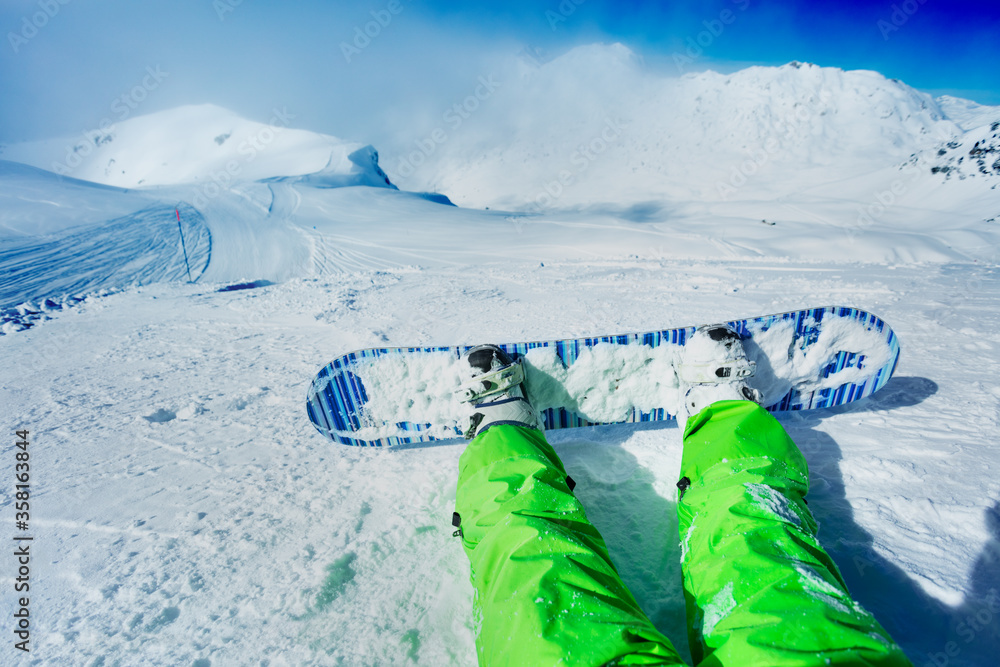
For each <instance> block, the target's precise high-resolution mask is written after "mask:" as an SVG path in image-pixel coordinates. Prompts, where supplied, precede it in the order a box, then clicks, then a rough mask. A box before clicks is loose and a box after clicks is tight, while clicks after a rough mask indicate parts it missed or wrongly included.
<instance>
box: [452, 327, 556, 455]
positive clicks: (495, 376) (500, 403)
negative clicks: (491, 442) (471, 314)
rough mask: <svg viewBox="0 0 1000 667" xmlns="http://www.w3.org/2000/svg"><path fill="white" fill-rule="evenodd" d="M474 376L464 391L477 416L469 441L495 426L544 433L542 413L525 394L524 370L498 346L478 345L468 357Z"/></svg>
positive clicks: (468, 436)
mask: <svg viewBox="0 0 1000 667" xmlns="http://www.w3.org/2000/svg"><path fill="white" fill-rule="evenodd" d="M465 359H466V360H467V361H468V362H469V365H470V366H472V370H473V372H474V376H473V379H472V381H471V382H469V383H468V384H466V385H465V386H464V387H463V392H464V395H463V400H464V401H466V402H469V403H472V405H473V407H474V408H475V412H474V413H473V414H472V417H471V418H470V419H469V425H468V428H467V429H466V430H465V437H466V438H469V439H472V438H475V437H476V436H477V435H479V434H481V433H482V432H483V431H485V430H486V429H488V428H490V427H491V426H497V425H498V424H513V425H515V426H526V427H528V428H535V429H538V430H539V431H541V430H544V427H543V425H542V419H541V417H540V416H539V414H538V411H537V410H535V408H534V407H532V405H531V403H529V402H528V398H527V394H526V393H525V391H524V385H523V382H524V368H523V367H522V366H521V364H520V362H519V361H518V362H515V361H513V360H512V359H511V358H510V356H509V355H508V354H507V353H506V352H504V351H503V350H502V349H500V348H499V347H497V346H496V345H477V346H476V347H474V348H472V349H471V350H469V351H468V352H467V353H466V354H465Z"/></svg>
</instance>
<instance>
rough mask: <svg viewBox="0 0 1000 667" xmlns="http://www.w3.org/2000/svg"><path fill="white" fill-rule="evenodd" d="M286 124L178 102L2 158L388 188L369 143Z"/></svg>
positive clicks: (286, 119) (134, 183)
mask: <svg viewBox="0 0 1000 667" xmlns="http://www.w3.org/2000/svg"><path fill="white" fill-rule="evenodd" d="M294 121H295V115H294V114H292V113H289V112H288V110H286V109H274V110H272V112H271V114H270V115H269V118H268V119H267V121H266V122H257V121H251V120H247V119H245V118H242V117H240V116H239V115H237V114H235V113H233V112H232V111H229V110H228V109H224V108H222V107H219V106H216V105H214V104H198V105H186V106H181V107H177V108H174V109H169V110H166V111H160V112H156V113H152V114H148V115H145V116H136V117H134V118H129V119H127V120H124V121H122V122H120V123H117V124H115V125H112V126H110V127H107V128H106V129H99V130H93V131H90V132H86V133H83V134H82V135H80V136H77V137H71V138H68V139H67V138H63V139H53V140H48V141H41V142H31V143H25V144H17V145H13V146H10V147H8V149H7V150H6V152H5V154H4V157H5V158H8V159H11V160H15V161H18V162H23V163H26V164H30V165H33V166H36V167H39V168H42V169H47V170H50V171H53V172H55V173H58V174H62V175H69V176H73V177H75V178H79V179H83V180H87V181H93V182H97V183H104V184H107V185H115V186H119V187H127V188H135V187H150V186H158V185H175V184H179V183H199V182H202V183H207V182H215V183H217V184H219V185H220V186H222V187H225V186H226V185H227V184H229V183H232V182H236V181H255V180H261V179H265V178H275V177H289V176H291V177H297V176H303V175H306V174H314V173H317V172H323V174H324V176H322V179H326V181H327V182H333V181H334V180H336V181H337V182H340V183H341V184H363V185H380V186H391V184H390V183H389V181H388V179H387V178H386V176H385V174H384V173H383V172H382V171H381V169H380V168H379V167H378V158H377V155H378V154H377V153H376V152H375V150H374V148H372V147H371V146H364V145H363V144H359V143H353V142H345V141H343V140H341V139H338V138H336V137H332V136H329V135H325V134H319V133H315V132H308V131H305V130H297V129H293V127H292V126H293V125H294ZM333 176H336V178H335V179H332V178H331V177H333Z"/></svg>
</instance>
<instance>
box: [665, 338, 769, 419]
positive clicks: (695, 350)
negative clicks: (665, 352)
mask: <svg viewBox="0 0 1000 667" xmlns="http://www.w3.org/2000/svg"><path fill="white" fill-rule="evenodd" d="M756 370H757V364H756V363H755V362H753V361H750V360H749V359H747V353H746V350H744V349H743V341H742V340H740V335H739V334H738V333H737V332H736V331H735V330H734V329H733V328H732V327H730V326H729V325H726V324H709V325H706V326H701V327H698V328H697V329H696V330H695V332H694V334H692V335H691V337H690V338H689V339H688V340H687V343H686V344H685V345H684V349H683V351H682V352H681V358H680V364H679V367H678V369H677V375H678V377H679V378H680V381H681V388H682V390H684V401H683V404H682V405H681V407H680V410H679V411H678V415H677V420H678V422H679V425H680V427H681V430H682V431H683V430H684V427H685V426H686V425H687V420H688V419H689V418H690V417H693V416H694V415H696V414H698V413H699V412H701V411H702V410H703V409H705V408H707V407H708V406H709V405H711V404H712V403H715V402H717V401H753V402H754V403H758V404H759V403H760V402H761V399H762V397H761V394H760V392H759V391H757V390H756V389H754V388H752V387H751V386H750V385H749V384H747V378H749V377H752V376H753V374H754V373H755V372H756Z"/></svg>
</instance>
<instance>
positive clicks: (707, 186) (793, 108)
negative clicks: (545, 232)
mask: <svg viewBox="0 0 1000 667" xmlns="http://www.w3.org/2000/svg"><path fill="white" fill-rule="evenodd" d="M962 134H963V129H962V128H961V127H959V125H957V124H956V123H955V122H953V121H952V120H950V119H948V118H947V116H946V114H945V113H944V111H943V110H942V108H941V106H940V105H939V104H938V103H937V102H936V101H935V100H934V99H933V98H932V97H931V96H929V95H927V94H925V93H922V92H920V91H918V90H915V89H913V88H911V87H910V86H908V85H906V84H905V83H902V82H899V81H893V80H891V79H887V78H886V77H885V76H883V75H882V74H880V73H878V72H874V71H866V70H856V71H845V70H842V69H839V68H835V67H820V66H818V65H815V64H811V63H802V62H791V63H788V64H786V65H783V66H780V67H764V66H754V67H749V68H746V69H743V70H740V71H737V72H734V73H731V74H720V73H718V72H714V71H704V72H699V73H689V74H685V75H683V76H680V77H669V76H664V75H662V74H661V73H657V72H655V71H653V70H651V69H650V68H645V67H642V66H641V63H639V62H638V61H637V60H636V59H635V58H634V56H633V54H632V53H631V51H629V50H628V49H627V48H625V47H623V46H621V45H594V46H591V47H580V48H577V49H573V50H572V51H570V52H569V53H567V54H565V55H563V56H562V57H560V58H556V59H554V60H551V61H549V62H546V63H544V64H539V65H537V66H536V67H534V68H531V69H529V70H527V71H526V72H525V71H524V70H522V73H521V76H515V77H511V78H509V79H507V80H505V81H504V84H503V87H502V88H501V90H500V92H498V93H497V94H496V95H495V96H494V97H492V98H491V99H490V100H488V102H487V103H486V104H483V105H482V107H481V108H480V109H478V110H477V112H476V117H475V121H474V122H470V123H466V124H465V125H464V126H463V127H462V128H461V130H460V132H456V133H455V134H454V135H453V136H452V137H450V138H449V141H448V142H447V143H446V144H445V145H443V146H441V147H440V148H439V149H438V150H437V151H436V152H435V153H434V154H433V155H429V156H427V159H426V161H425V162H424V164H423V165H422V167H421V168H420V169H418V170H413V169H403V168H402V167H401V166H399V165H400V160H392V159H390V160H389V161H388V163H387V165H388V170H389V174H390V176H391V177H393V178H395V177H396V175H397V174H398V175H399V176H400V177H403V180H402V181H401V182H402V185H403V186H404V187H407V188H413V189H426V190H433V191H437V192H444V193H446V194H447V195H449V196H450V197H452V198H453V199H454V200H455V201H456V202H458V203H460V204H466V205H472V206H490V207H507V208H524V207H528V208H529V209H544V210H548V209H553V208H575V207H579V206H587V205H596V204H602V203H607V202H619V203H625V202H628V203H636V202H642V201H652V200H659V201H664V200H678V199H682V200H684V199H698V200H716V199H718V198H719V197H720V192H722V191H726V192H729V191H731V189H733V188H737V187H738V188H739V189H740V192H741V196H750V197H753V198H758V197H761V196H766V197H775V196H782V195H783V194H785V193H788V192H793V191H796V190H799V189H801V188H803V187H810V186H813V185H816V184H819V183H824V182H831V181H835V180H837V179H840V178H849V177H853V176H856V175H858V174H861V173H866V172H871V171H876V170H879V169H883V168H890V167H894V166H895V165H898V164H899V163H900V162H902V161H904V160H906V159H908V158H909V157H910V156H911V155H913V154H915V153H918V152H920V151H923V150H927V149H929V148H936V147H937V146H938V145H940V144H942V143H946V142H948V141H953V140H955V139H957V138H958V137H960V136H961V135H962ZM403 166H406V165H403ZM414 171H415V173H414ZM411 174H412V176H411ZM734 181H735V183H734ZM744 183H753V184H754V185H759V184H761V183H767V184H768V190H767V192H766V193H761V192H758V191H757V188H755V187H748V188H743V186H742V185H741V184H744Z"/></svg>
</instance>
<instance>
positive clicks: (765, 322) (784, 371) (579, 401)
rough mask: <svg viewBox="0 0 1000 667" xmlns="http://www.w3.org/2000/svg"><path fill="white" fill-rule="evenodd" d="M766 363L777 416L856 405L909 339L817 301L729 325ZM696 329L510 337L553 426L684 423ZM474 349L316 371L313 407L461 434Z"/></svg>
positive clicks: (362, 359) (396, 437)
mask: <svg viewBox="0 0 1000 667" xmlns="http://www.w3.org/2000/svg"><path fill="white" fill-rule="evenodd" d="M728 324H729V325H730V326H732V327H733V328H734V329H736V330H737V331H738V332H739V333H740V336H741V337H742V338H743V339H744V340H743V345H744V347H745V349H746V351H747V356H748V357H749V358H750V360H752V361H755V362H756V364H757V371H756V374H755V375H754V376H753V377H751V378H750V379H749V384H750V386H752V387H754V388H756V389H758V390H760V392H761V393H762V394H763V397H764V400H763V404H764V405H765V406H767V409H768V410H770V411H772V412H778V411H785V410H811V409H814V408H826V407H831V406H834V405H842V404H844V403H850V402H851V401H856V400H858V399H861V398H864V397H865V396H869V395H871V394H872V393H874V392H875V391H877V390H878V389H880V388H881V387H882V386H884V385H885V383H886V382H888V380H889V378H890V377H891V376H892V373H893V371H894V370H895V368H896V362H897V360H898V359H899V342H898V340H897V339H896V336H895V334H894V333H893V331H892V329H890V328H889V326H888V325H887V324H886V323H885V322H883V321H882V320H881V319H879V318H878V317H876V316H875V315H872V314H870V313H866V312H865V311H863V310H858V309H856V308H846V307H836V306H834V307H827V308H810V309H807V310H798V311H793V312H789V313H780V314H778V315H764V316H761V317H756V318H753V319H746V320H736V321H730V322H728ZM694 330H695V327H681V328H679V329H668V330H665V331H650V332H645V333H632V334H622V335H614V336H596V337H591V338H576V339H565V340H548V341H533V342H525V343H504V344H500V347H501V348H503V349H504V350H505V351H506V352H507V353H508V354H510V355H511V356H512V357H513V358H514V359H515V360H517V359H520V360H521V362H522V365H523V367H524V371H525V386H526V389H527V393H528V398H529V400H530V401H531V402H532V404H533V405H534V406H535V407H536V408H537V409H538V410H539V412H540V413H541V414H542V415H543V418H544V420H545V428H546V429H548V430H552V429H557V428H573V427H576V426H593V425H597V424H611V423H622V422H649V421H667V420H671V419H674V418H675V416H676V414H677V412H678V409H679V406H680V402H681V400H682V399H683V396H682V395H681V392H682V390H681V387H680V382H679V380H678V378H677V373H676V370H675V362H676V361H677V358H678V354H679V352H680V348H681V346H683V345H684V343H685V341H686V340H687V338H688V337H689V336H690V335H691V334H692V333H694ZM472 347H473V346H472V345H458V346H452V347H387V348H372V349H367V350H358V351H356V352H351V353H349V354H345V355H344V356H342V357H340V358H338V359H335V360H333V361H332V362H330V363H329V364H327V365H326V366H325V367H324V368H323V369H322V370H320V372H319V374H317V376H316V377H315V379H314V380H313V382H312V385H311V386H310V388H309V392H308V395H307V405H306V409H307V411H308V413H309V419H310V420H311V421H312V423H313V425H314V426H315V427H316V428H317V429H318V430H319V432H320V433H322V434H323V435H324V436H326V437H328V438H330V439H331V440H333V441H334V442H337V443H340V444H344V445H358V446H375V447H378V446H388V445H400V444H406V443H414V442H422V441H428V440H441V439H449V438H456V437H460V436H461V434H462V429H463V428H464V424H465V423H466V421H467V418H468V416H469V415H470V414H471V413H472V407H471V405H470V404H468V403H465V402H463V401H462V395H463V385H465V384H466V383H468V382H469V381H470V380H471V378H472V371H471V369H470V368H469V366H468V364H467V363H465V362H463V361H462V360H461V355H462V353H464V352H465V351H467V350H469V349H470V348H472Z"/></svg>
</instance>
